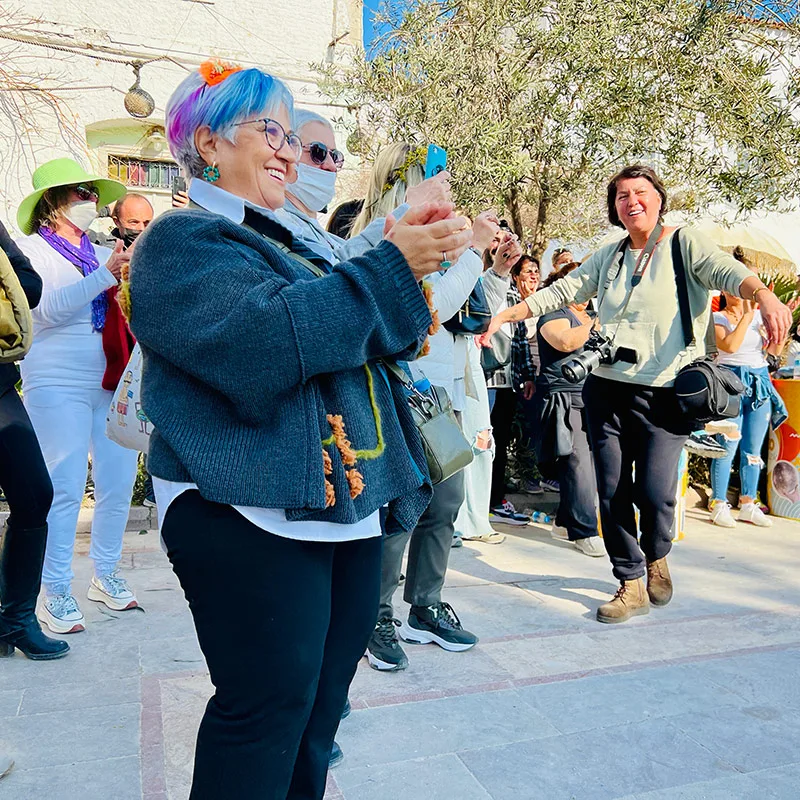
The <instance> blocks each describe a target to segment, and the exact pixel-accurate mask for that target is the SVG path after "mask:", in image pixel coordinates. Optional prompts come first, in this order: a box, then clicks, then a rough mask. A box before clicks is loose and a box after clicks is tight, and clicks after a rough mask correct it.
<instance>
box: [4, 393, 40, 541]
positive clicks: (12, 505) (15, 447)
mask: <svg viewBox="0 0 800 800" xmlns="http://www.w3.org/2000/svg"><path fill="white" fill-rule="evenodd" d="M0 487H2V488H3V494H5V496H6V500H7V501H8V506H9V509H10V511H11V513H10V516H9V523H10V524H12V525H13V526H14V527H15V528H17V529H20V530H22V529H28V528H43V527H44V526H45V525H46V524H47V514H48V512H49V511H50V504H51V503H52V502H53V484H52V483H51V482H50V475H49V473H48V472H47V465H46V464H45V463H44V457H43V456H42V451H41V448H40V447H39V440H38V439H37V438H36V434H35V433H34V431H33V426H32V425H31V421H30V419H29V418H28V412H27V411H25V406H23V405H22V400H20V398H19V395H18V394H17V391H16V389H14V387H13V386H12V387H10V388H8V389H6V390H5V391H4V392H3V393H2V395H0Z"/></svg>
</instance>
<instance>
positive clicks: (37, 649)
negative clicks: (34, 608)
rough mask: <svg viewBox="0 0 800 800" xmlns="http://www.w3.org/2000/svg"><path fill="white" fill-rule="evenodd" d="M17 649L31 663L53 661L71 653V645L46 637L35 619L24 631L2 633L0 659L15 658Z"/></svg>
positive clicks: (0, 634)
mask: <svg viewBox="0 0 800 800" xmlns="http://www.w3.org/2000/svg"><path fill="white" fill-rule="evenodd" d="M15 649H17V650H21V651H22V652H23V653H24V654H25V655H26V656H27V657H28V658H29V659H31V661H52V660H53V659H54V658H63V657H64V656H65V655H66V654H67V653H68V652H69V645H68V644H67V643H66V642H63V641H61V639H51V638H50V637H49V636H45V635H44V633H42V628H41V626H40V625H39V623H38V622H37V621H36V619H33V620H31V621H30V622H29V623H28V625H27V626H26V627H25V628H23V629H22V630H19V631H14V633H0V658H5V657H7V656H13V655H14V650H15Z"/></svg>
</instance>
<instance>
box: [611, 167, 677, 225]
mask: <svg viewBox="0 0 800 800" xmlns="http://www.w3.org/2000/svg"><path fill="white" fill-rule="evenodd" d="M626 178H646V179H647V180H648V181H650V183H652V184H653V187H654V188H655V190H656V191H657V192H658V194H659V195H660V196H661V211H660V212H659V214H658V218H659V219H661V218H662V217H663V216H664V214H666V213H667V211H669V208H668V206H667V190H666V189H665V188H664V184H663V183H662V182H661V179H660V178H659V177H658V175H656V172H655V170H654V169H652V168H651V167H647V166H645V165H644V164H631V165H629V166H627V167H625V168H624V169H621V170H620V171H619V172H618V173H617V174H616V175H615V176H614V177H613V178H612V179H611V180H610V181H609V182H608V221H609V222H610V223H611V224H612V225H616V227H618V228H624V227H625V226H624V225H623V224H622V220H620V218H619V214H617V183H619V182H620V181H624V180H625V179H626Z"/></svg>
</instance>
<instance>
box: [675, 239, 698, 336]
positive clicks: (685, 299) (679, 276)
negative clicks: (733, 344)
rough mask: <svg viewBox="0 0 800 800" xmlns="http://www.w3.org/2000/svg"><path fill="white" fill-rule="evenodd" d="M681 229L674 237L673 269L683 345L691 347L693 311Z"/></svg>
mask: <svg viewBox="0 0 800 800" xmlns="http://www.w3.org/2000/svg"><path fill="white" fill-rule="evenodd" d="M680 232H681V231H680V228H678V230H676V231H675V233H674V234H673V235H672V269H673V270H674V272H675V285H676V286H677V289H678V311H679V312H680V315H681V328H682V329H683V345H684V347H691V346H692V345H694V343H695V338H694V325H693V324H692V310H691V308H690V307H689V286H688V283H687V282H686V264H685V263H684V261H683V251H682V250H681V239H680Z"/></svg>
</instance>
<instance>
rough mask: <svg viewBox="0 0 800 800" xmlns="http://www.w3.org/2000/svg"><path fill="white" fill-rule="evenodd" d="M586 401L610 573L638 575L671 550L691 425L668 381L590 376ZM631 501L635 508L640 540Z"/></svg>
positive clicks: (628, 576) (621, 577) (622, 577)
mask: <svg viewBox="0 0 800 800" xmlns="http://www.w3.org/2000/svg"><path fill="white" fill-rule="evenodd" d="M583 400H584V405H585V407H586V420H587V423H588V428H589V440H590V442H591V445H592V453H593V455H594V463H595V472H596V475H597V491H598V495H599V497H600V520H601V522H602V525H603V540H604V543H605V546H606V550H607V551H608V555H609V557H610V558H611V564H612V566H613V569H614V575H615V576H616V577H617V578H618V579H619V580H625V581H627V580H634V579H635V578H641V577H642V576H643V575H644V574H645V572H646V568H645V562H646V561H655V560H657V559H659V558H663V557H664V556H666V555H667V554H668V553H669V551H670V550H671V549H672V533H671V527H672V522H673V519H674V516H675V491H676V488H677V484H678V460H679V459H680V455H681V449H682V448H683V445H684V444H685V442H686V439H687V437H688V435H689V433H690V432H691V431H689V430H688V428H687V426H686V424H685V423H684V421H683V418H682V415H681V412H680V409H679V408H678V404H677V401H676V400H675V393H674V391H673V390H672V389H671V388H653V387H650V386H641V385H637V384H633V383H624V382H623V381H612V380H608V379H605V378H598V377H597V376H595V375H590V376H589V377H588V378H587V379H586V384H585V385H584V389H583ZM634 466H635V467H636V477H635V479H634V477H633V467H634ZM634 505H635V506H636V507H637V508H638V509H639V527H640V529H641V541H639V542H637V527H636V517H635V513H634Z"/></svg>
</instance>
